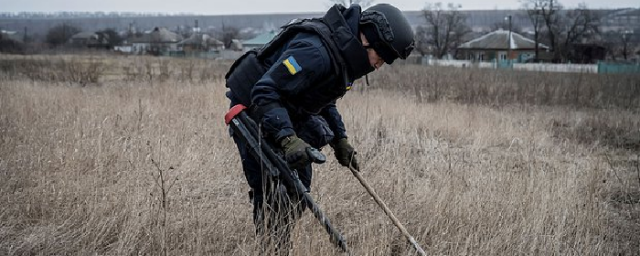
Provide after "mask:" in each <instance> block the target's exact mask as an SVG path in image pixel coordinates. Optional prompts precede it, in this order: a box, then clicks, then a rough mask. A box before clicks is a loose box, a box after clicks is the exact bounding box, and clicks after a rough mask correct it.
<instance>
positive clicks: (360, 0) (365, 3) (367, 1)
mask: <svg viewBox="0 0 640 256" xmlns="http://www.w3.org/2000/svg"><path fill="white" fill-rule="evenodd" d="M329 2H330V3H332V4H341V5H343V6H346V7H349V6H351V5H352V4H358V5H360V6H361V7H362V8H363V9H364V8H367V7H369V6H371V5H373V2H375V1H374V0H329Z"/></svg>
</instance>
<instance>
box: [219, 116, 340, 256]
mask: <svg viewBox="0 0 640 256" xmlns="http://www.w3.org/2000/svg"><path fill="white" fill-rule="evenodd" d="M229 124H230V125H231V127H232V128H233V129H234V131H235V132H237V133H238V136H240V137H241V138H242V139H244V141H245V142H247V143H248V144H249V149H251V153H253V155H254V156H255V157H256V158H257V159H260V160H261V161H262V162H263V164H265V166H266V167H267V168H269V169H271V170H274V172H275V173H279V175H278V176H280V178H282V179H284V181H285V182H286V183H287V184H289V185H291V186H293V187H289V188H288V189H291V190H292V192H296V193H298V194H299V195H300V194H301V197H302V200H304V202H305V203H306V205H307V206H308V207H309V208H310V209H311V212H312V213H313V215H314V216H315V217H316V219H318V221H320V223H321V224H322V226H323V227H324V229H325V230H326V231H327V233H328V234H329V236H330V241H331V242H332V243H333V244H334V245H336V246H337V247H339V248H340V249H342V251H343V252H345V253H347V254H348V255H351V253H350V251H349V248H348V247H347V243H346V241H345V239H344V237H343V236H342V234H341V233H340V232H339V231H338V230H336V229H335V228H334V227H333V225H331V221H329V218H327V217H326V215H325V214H324V212H323V211H322V210H321V209H320V207H319V206H318V204H316V203H315V202H314V200H313V198H312V197H311V195H310V194H309V192H307V191H306V188H305V187H304V185H303V184H302V182H301V181H300V179H298V178H297V177H296V176H295V175H293V171H292V170H290V169H289V167H288V165H287V163H286V162H285V161H284V160H283V159H282V158H281V157H279V156H278V155H277V154H276V153H275V152H273V150H272V149H271V148H270V147H269V145H268V144H267V143H266V142H265V141H264V139H263V138H259V137H258V136H257V135H258V133H257V127H256V124H255V123H254V122H253V121H252V120H251V119H249V117H248V116H247V114H246V113H244V112H240V113H239V114H238V115H237V116H236V117H234V118H233V119H232V120H231V122H230V123H229ZM258 141H260V143H258ZM275 170H277V171H275ZM272 174H273V173H272Z"/></svg>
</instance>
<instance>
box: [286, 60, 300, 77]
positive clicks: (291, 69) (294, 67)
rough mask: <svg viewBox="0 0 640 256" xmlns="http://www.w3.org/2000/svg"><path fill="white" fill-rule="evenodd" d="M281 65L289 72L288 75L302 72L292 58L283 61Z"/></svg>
mask: <svg viewBox="0 0 640 256" xmlns="http://www.w3.org/2000/svg"><path fill="white" fill-rule="evenodd" d="M282 64H284V66H285V67H287V70H289V73H291V74H292V75H295V74H296V73H298V72H300V71H301V70H302V67H300V65H298V62H297V61H296V59H295V58H294V57H293V56H290V57H289V58H287V59H286V60H284V61H283V62H282Z"/></svg>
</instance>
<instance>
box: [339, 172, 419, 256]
mask: <svg viewBox="0 0 640 256" xmlns="http://www.w3.org/2000/svg"><path fill="white" fill-rule="evenodd" d="M349 170H351V173H353V176H356V178H357V179H358V181H359V182H360V184H362V186H363V187H364V188H365V189H366V190H367V192H369V194H370V195H371V196H372V197H373V200H375V201H376V203H378V205H379V206H380V208H382V210H384V213H386V214H387V216H389V218H390V219H391V221H392V222H393V224H394V225H396V227H398V229H399V230H400V232H402V234H403V235H404V236H405V237H406V238H407V240H409V242H410V243H411V244H412V245H413V248H414V249H416V251H417V252H418V254H420V255H422V256H426V255H427V254H426V253H425V252H424V250H423V249H422V247H420V245H419V244H418V242H417V241H416V239H415V238H413V236H411V234H409V231H407V229H406V228H405V227H404V226H403V225H402V223H400V221H399V220H398V218H396V216H395V215H393V212H391V210H389V207H387V204H385V203H384V202H383V201H382V199H380V197H379V196H378V194H377V193H376V191H375V190H373V188H372V187H371V186H369V183H367V181H366V180H365V179H364V178H363V177H362V175H360V172H359V171H358V170H356V169H355V168H353V166H351V165H349Z"/></svg>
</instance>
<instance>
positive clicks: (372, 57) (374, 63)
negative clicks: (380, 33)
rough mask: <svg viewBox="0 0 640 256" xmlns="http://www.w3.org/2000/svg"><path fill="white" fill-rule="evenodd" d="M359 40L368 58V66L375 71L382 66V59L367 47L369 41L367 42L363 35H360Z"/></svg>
mask: <svg viewBox="0 0 640 256" xmlns="http://www.w3.org/2000/svg"><path fill="white" fill-rule="evenodd" d="M360 39H361V40H362V46H364V48H366V49H367V55H368V56H369V64H370V65H371V67H373V68H375V69H378V68H380V67H382V65H384V59H382V57H380V55H378V53H377V52H376V50H374V49H373V48H371V47H369V41H367V38H366V37H365V36H364V35H363V34H360Z"/></svg>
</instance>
